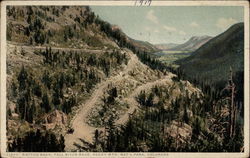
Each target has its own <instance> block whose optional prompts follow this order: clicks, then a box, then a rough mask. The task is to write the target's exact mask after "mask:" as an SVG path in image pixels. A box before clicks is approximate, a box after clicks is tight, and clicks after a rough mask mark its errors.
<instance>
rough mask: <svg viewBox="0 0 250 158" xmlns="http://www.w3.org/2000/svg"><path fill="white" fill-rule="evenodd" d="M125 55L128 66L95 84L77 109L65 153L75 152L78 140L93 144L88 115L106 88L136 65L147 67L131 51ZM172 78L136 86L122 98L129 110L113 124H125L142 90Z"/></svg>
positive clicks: (122, 77)
mask: <svg viewBox="0 0 250 158" xmlns="http://www.w3.org/2000/svg"><path fill="white" fill-rule="evenodd" d="M125 53H127V55H128V56H129V57H130V60H129V61H128V64H127V65H126V66H125V68H124V69H123V71H122V72H121V73H120V74H118V75H115V76H113V77H110V78H108V79H107V80H105V81H103V82H101V83H99V84H97V85H96V89H95V90H94V92H93V93H92V95H91V96H90V98H89V99H88V100H87V101H86V102H85V103H84V104H82V105H81V106H82V107H80V108H79V111H78V113H77V114H76V115H75V117H74V119H73V120H72V128H73V129H74V132H73V133H72V134H66V135H65V137H64V138H65V150H66V151H72V150H77V144H78V145H82V142H81V140H80V139H84V140H85V141H87V142H93V134H94V132H95V130H96V129H97V128H95V127H92V126H90V125H89V124H88V123H87V121H88V115H89V113H90V112H91V109H92V108H94V107H95V105H96V103H97V102H99V101H100V99H101V96H103V94H104V91H105V89H106V88H107V87H108V85H109V84H110V83H114V82H116V81H120V80H122V79H124V77H128V76H129V74H128V73H129V72H130V71H132V70H133V69H134V68H135V67H136V66H138V64H141V66H143V67H147V66H146V65H144V64H142V63H141V62H140V61H139V59H138V57H137V56H136V55H135V54H133V53H132V52H131V51H129V50H126V51H125ZM172 76H173V74H168V75H167V76H163V77H162V78H160V79H158V80H155V81H152V82H148V83H146V84H142V85H140V86H138V87H137V88H136V89H135V90H134V91H133V92H132V93H131V94H130V95H129V96H128V97H126V98H124V100H125V101H126V102H127V103H128V104H129V109H128V110H127V111H126V113H125V114H123V115H122V116H121V117H120V118H119V119H118V120H117V121H116V122H115V124H116V125H121V124H125V123H126V122H127V120H128V118H129V114H131V113H133V112H134V110H135V109H136V108H138V103H137V101H136V99H135V97H136V96H137V95H138V94H139V93H140V92H141V91H142V90H149V89H150V88H151V87H153V86H154V85H157V84H160V83H163V82H165V81H171V77H172ZM101 129H103V128H98V130H101Z"/></svg>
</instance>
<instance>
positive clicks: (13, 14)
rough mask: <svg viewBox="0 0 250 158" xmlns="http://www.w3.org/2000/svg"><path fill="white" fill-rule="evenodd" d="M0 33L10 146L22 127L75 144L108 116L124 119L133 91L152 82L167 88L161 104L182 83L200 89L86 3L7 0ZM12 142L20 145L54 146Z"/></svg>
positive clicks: (74, 147)
mask: <svg viewBox="0 0 250 158" xmlns="http://www.w3.org/2000/svg"><path fill="white" fill-rule="evenodd" d="M7 38H8V39H7V40H8V41H7V95H8V98H7V100H8V101H7V111H8V116H7V127H8V129H7V131H8V132H7V138H8V145H9V149H8V150H10V151H16V150H19V149H17V148H16V146H15V143H19V142H20V143H23V142H22V141H19V142H18V140H20V139H21V140H24V139H25V138H26V137H28V138H29V137H30V135H29V133H30V132H31V133H32V132H35V133H36V134H35V137H36V139H37V140H40V139H44V138H43V137H40V136H41V133H42V135H45V132H47V131H49V132H50V133H51V134H52V138H51V139H50V138H48V139H49V140H48V141H46V140H43V141H46V142H48V143H51V144H53V143H54V141H55V142H57V141H56V140H57V139H58V138H60V143H62V144H61V147H62V148H60V151H63V150H67V151H71V150H74V151H75V150H77V144H79V143H81V139H84V140H85V141H88V142H89V143H92V139H93V138H94V136H95V135H94V133H93V132H95V129H98V130H100V131H101V130H103V128H104V126H106V124H107V122H109V120H110V117H114V118H112V121H113V122H114V124H115V125H117V126H118V125H119V126H120V125H125V124H126V123H127V121H128V119H129V116H130V114H131V113H134V111H135V110H136V109H137V110H138V109H139V111H140V110H141V109H140V108H141V107H140V108H138V107H139V105H138V102H137V101H136V98H137V95H139V94H140V93H141V91H147V90H149V89H150V88H152V89H153V88H154V87H155V86H157V85H158V84H161V85H162V86H163V87H170V88H171V91H170V92H169V93H167V92H166V93H167V94H170V93H171V94H172V95H171V96H170V97H168V99H164V102H163V101H161V105H162V106H163V107H167V106H170V104H171V103H172V101H173V100H174V99H175V98H176V97H181V96H182V95H183V94H182V93H181V90H183V89H185V90H186V91H187V93H186V95H191V94H193V93H194V94H196V93H197V94H200V93H201V92H200V91H199V89H197V88H195V87H193V86H192V85H190V84H189V83H188V82H187V81H178V80H174V77H175V75H173V74H172V73H169V72H167V71H165V72H161V71H159V70H158V69H157V68H158V67H159V65H157V62H156V60H154V59H151V58H150V56H148V54H147V53H144V52H151V51H154V50H155V48H154V46H152V45H151V44H149V43H147V42H141V41H137V40H133V39H131V38H129V37H128V36H127V35H126V34H125V33H123V32H122V30H120V29H119V28H117V27H116V26H112V25H110V24H109V23H108V22H105V21H103V20H101V19H100V18H99V17H97V16H95V15H94V13H93V12H92V11H91V10H90V8H89V7H78V6H76V7H75V6H74V7H67V6H63V7H61V6H49V7H48V6H8V8H7ZM152 67H154V68H152ZM164 94H165V93H164ZM155 102H156V103H157V99H155V101H154V103H155ZM156 103H155V104H156ZM163 103H166V104H163ZM159 104H160V103H159ZM142 110H143V109H142ZM72 130H73V132H72ZM85 130H86V131H85ZM39 134H40V135H39ZM31 136H34V135H33V134H31ZM45 136H46V135H45ZM58 140H59V139H58ZM41 142H42V141H41ZM64 142H65V145H66V147H65V149H64ZM25 143H29V142H25ZM17 146H18V145H17ZM20 146H21V147H20V150H22V151H44V150H45V151H47V150H49V151H50V150H51V151H58V150H59V149H57V146H55V147H54V148H52V149H46V148H45V149H44V147H43V146H41V147H36V148H33V145H32V144H29V145H25V146H22V145H20Z"/></svg>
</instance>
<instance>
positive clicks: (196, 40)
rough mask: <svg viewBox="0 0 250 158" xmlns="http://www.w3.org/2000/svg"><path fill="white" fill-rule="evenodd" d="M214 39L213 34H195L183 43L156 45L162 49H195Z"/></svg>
mask: <svg viewBox="0 0 250 158" xmlns="http://www.w3.org/2000/svg"><path fill="white" fill-rule="evenodd" d="M210 39H212V37H211V36H207V35H205V36H193V37H191V38H190V39H189V40H188V41H187V42H185V43H183V44H174V43H169V44H159V45H156V47H157V48H159V49H162V50H172V51H195V50H197V49H198V48H200V47H201V46H202V45H204V44H205V43H206V42H208V41H209V40H210Z"/></svg>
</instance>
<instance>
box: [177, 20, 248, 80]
mask: <svg viewBox="0 0 250 158" xmlns="http://www.w3.org/2000/svg"><path fill="white" fill-rule="evenodd" d="M176 63H177V64H179V65H180V68H181V69H182V70H183V71H184V72H185V74H186V75H187V76H190V77H191V76H194V77H195V76H196V77H199V78H204V79H207V80H209V81H214V82H217V81H224V82H225V81H226V80H227V79H228V76H229V69H230V67H232V70H233V72H238V71H240V72H241V71H243V66H244V24H243V23H238V24H235V25H233V26H231V27H230V28H229V29H228V30H226V31H225V32H224V33H222V34H220V35H218V36H217V37H214V38H213V39H211V40H210V41H209V42H207V43H206V44H204V45H203V46H202V47H200V48H199V49H198V50H196V51H195V52H193V54H192V55H191V56H189V57H187V58H184V59H182V60H179V61H177V62H176Z"/></svg>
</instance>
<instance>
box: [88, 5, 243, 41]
mask: <svg viewBox="0 0 250 158" xmlns="http://www.w3.org/2000/svg"><path fill="white" fill-rule="evenodd" d="M91 8H92V10H93V11H94V12H95V13H96V14H97V15H99V17H100V18H102V19H103V20H105V21H108V22H109V23H111V24H116V25H118V26H119V27H121V29H122V30H123V31H124V32H125V33H126V34H127V35H128V36H130V37H132V38H134V39H138V40H143V41H149V42H151V43H154V44H156V43H183V42H185V41H186V40H188V39H189V38H190V37H192V36H201V35H210V36H216V35H218V34H219V33H222V32H223V31H225V30H226V29H227V28H229V27H230V26H231V25H232V24H235V23H238V22H243V19H244V17H243V13H244V11H243V7H229V6H222V7H215V6H203V7H197V6H190V7H187V6H151V7H145V6H144V7H133V6H115V7H114V6H91Z"/></svg>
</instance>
